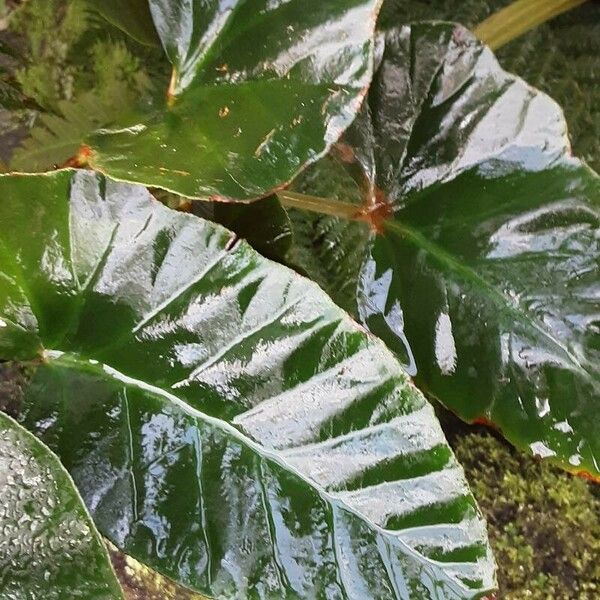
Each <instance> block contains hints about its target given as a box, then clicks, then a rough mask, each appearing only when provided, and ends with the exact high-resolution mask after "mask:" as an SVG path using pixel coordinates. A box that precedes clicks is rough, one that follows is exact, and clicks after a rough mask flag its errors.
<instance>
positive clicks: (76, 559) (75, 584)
mask: <svg viewBox="0 0 600 600" xmlns="http://www.w3.org/2000/svg"><path fill="white" fill-rule="evenodd" d="M0 531H1V532H2V534H1V539H0V573H1V577H0V596H2V598H48V599H54V598H56V599H57V600H58V599H59V598H60V599H67V598H95V599H98V600H117V599H121V600H122V598H123V596H122V594H121V591H120V588H119V585H118V583H117V580H116V578H115V574H114V573H113V571H112V569H111V566H110V560H109V558H108V554H107V552H106V548H105V547H104V545H103V543H102V540H101V539H100V537H99V536H98V533H97V532H96V530H95V528H94V525H93V523H92V520H91V519H90V516H89V515H88V513H87V511H86V509H85V507H84V506H83V503H82V501H81V498H80V497H79V494H78V493H77V490H76V489H75V486H74V485H73V482H72V480H71V478H70V477H69V475H68V473H67V472H66V471H65V470H64V468H63V467H62V466H61V464H60V462H59V461H58V458H56V456H54V454H52V453H51V452H50V451H49V450H48V448H46V447H45V446H44V445H43V444H42V443H41V442H40V441H39V440H37V439H36V438H35V437H33V436H32V435H31V434H30V433H29V432H28V431H26V430H25V429H23V428H22V427H21V426H20V425H18V424H17V423H15V422H14V421H13V420H12V419H11V418H10V417H8V416H6V415H5V414H3V413H0Z"/></svg>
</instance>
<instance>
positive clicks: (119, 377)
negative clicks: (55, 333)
mask: <svg viewBox="0 0 600 600" xmlns="http://www.w3.org/2000/svg"><path fill="white" fill-rule="evenodd" d="M44 358H45V360H46V361H47V362H48V363H49V364H52V363H54V364H56V365H57V366H59V367H63V368H67V369H79V370H82V371H87V372H91V373H94V374H96V375H101V376H102V377H104V378H109V379H111V380H113V381H116V382H118V383H120V384H122V385H125V386H131V387H135V388H137V389H139V390H141V391H143V392H146V393H150V394H154V395H155V396H159V397H161V398H162V399H163V400H165V401H167V402H170V403H172V404H173V405H174V406H176V407H177V408H178V409H179V410H181V411H183V412H184V413H185V414H187V415H189V416H191V417H193V418H195V419H197V420H200V421H202V422H204V423H207V424H209V425H211V426H214V427H216V428H217V429H219V430H220V431H222V432H223V433H224V434H225V435H227V436H230V437H232V438H234V439H235V440H236V441H237V442H239V443H240V444H241V445H243V446H245V447H247V448H248V449H249V450H250V451H252V452H253V453H255V454H256V455H257V456H259V457H261V458H263V459H265V460H267V461H271V462H273V463H275V464H276V465H278V466H279V467H280V468H282V469H284V470H285V471H286V472H288V473H291V474H292V475H293V476H294V477H297V478H298V479H299V480H300V481H302V482H303V483H304V484H305V485H306V486H308V487H309V488H311V489H313V490H314V491H315V492H316V493H317V494H318V495H319V496H320V497H321V498H322V500H323V501H325V502H326V503H327V505H328V506H329V507H330V509H331V510H332V511H333V510H335V509H341V510H343V511H345V512H347V513H350V514H352V515H353V516H355V517H356V518H357V519H359V520H360V521H361V522H363V523H365V524H366V525H367V526H368V527H369V529H371V530H372V531H373V532H374V533H375V534H377V535H381V536H382V537H384V538H387V539H391V540H393V543H394V545H399V546H400V547H401V549H402V552H403V553H404V554H405V555H408V556H410V557H411V558H412V559H413V560H414V561H415V562H417V563H419V564H423V565H424V566H425V568H433V569H435V570H436V573H437V576H438V577H439V578H440V579H441V580H444V581H445V582H446V583H447V584H448V585H449V586H450V587H451V588H455V587H456V586H457V585H460V582H459V581H458V580H456V579H453V578H451V577H450V576H449V574H448V573H447V572H446V568H447V566H448V564H453V563H443V562H440V561H437V560H434V559H430V558H428V557H427V556H424V555H422V554H420V553H419V552H417V551H416V550H415V549H413V548H412V547H411V546H409V545H408V544H407V543H406V542H405V541H404V540H403V539H402V537H401V536H400V535H399V532H396V531H394V530H390V529H385V528H384V527H382V526H380V525H377V524H376V523H374V522H373V521H372V520H371V519H369V518H368V517H366V516H365V515H364V514H362V513H361V512H360V511H358V510H357V509H355V508H353V507H351V506H349V505H348V504H347V503H346V502H345V501H344V500H342V499H340V498H339V497H337V496H336V495H333V494H331V493H330V492H328V491H327V490H326V489H325V488H323V487H322V486H320V485H319V484H318V483H316V482H315V481H313V480H312V479H310V478H309V477H307V476H306V475H304V474H303V473H302V472H301V471H299V470H298V469H297V468H296V467H294V466H293V465H290V464H289V463H288V462H287V461H286V460H285V459H284V458H283V457H282V456H281V453H279V452H277V451H276V450H271V449H269V448H267V447H265V446H263V445H261V444H260V443H258V442H256V441H254V440H253V439H252V438H251V437H249V436H248V435H246V434H245V433H243V432H242V431H240V430H239V429H237V428H236V427H234V426H233V425H231V424H230V423H228V422H227V421H224V420H222V419H219V418H217V417H213V416H211V415H208V414H206V413H204V412H202V411H201V410H198V409H197V408H195V407H193V406H191V405H189V404H188V403H187V402H185V401H184V400H182V399H181V398H179V397H178V396H176V395H174V394H172V393H170V392H169V391H167V390H165V389H163V388H160V387H157V386H154V385H152V384H149V383H146V382H145V381H142V380H139V379H135V378H133V377H130V376H128V375H126V374H124V373H122V372H121V371H119V370H117V369H115V368H113V367H111V366H110V365H107V364H105V363H101V362H99V361H96V360H94V359H88V358H84V357H82V356H79V355H75V354H70V353H66V352H62V351H60V350H45V351H44ZM365 489H366V488H365ZM455 564H456V565H458V566H461V565H462V564H463V563H461V562H457V563H455ZM438 571H439V573H438Z"/></svg>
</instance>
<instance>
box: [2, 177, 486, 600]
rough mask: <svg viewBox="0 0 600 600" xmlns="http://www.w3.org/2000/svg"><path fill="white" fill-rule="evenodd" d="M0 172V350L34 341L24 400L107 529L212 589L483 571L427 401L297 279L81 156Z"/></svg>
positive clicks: (396, 590)
mask: <svg viewBox="0 0 600 600" xmlns="http://www.w3.org/2000/svg"><path fill="white" fill-rule="evenodd" d="M0 194H1V197H2V198H3V202H1V203H0V319H1V321H0V323H1V324H2V327H0V358H14V357H16V356H18V357H20V358H22V359H23V358H31V357H33V356H36V355H39V353H42V355H43V356H44V365H43V366H42V367H40V368H39V369H38V371H37V373H36V375H35V379H34V381H33V383H32V385H31V388H30V390H29V393H28V396H27V398H26V399H25V409H24V414H23V419H24V422H25V423H27V425H28V426H29V427H30V428H31V429H32V430H33V431H35V432H36V433H37V434H38V435H40V436H41V437H42V438H43V439H44V440H45V441H46V442H47V443H48V444H49V445H50V446H51V447H52V448H53V449H55V450H56V452H58V453H59V455H60V456H61V459H62V461H63V463H64V464H65V465H66V467H67V468H68V469H69V471H70V472H71V474H72V476H73V478H74V479H75V481H76V483H77V485H78V488H79V489H80V490H81V492H82V494H83V497H84V500H85V501H86V503H87V505H88V507H89V509H90V511H91V513H92V515H93V517H94V520H95V522H96V524H97V526H98V528H99V530H100V531H101V532H102V533H103V534H104V535H105V536H106V537H108V538H109V539H110V540H111V541H112V542H113V543H115V544H116V545H117V546H118V547H119V548H120V549H121V550H123V551H125V552H126V553H127V554H129V555H131V556H133V557H134V558H136V559H137V560H140V561H142V562H143V563H145V564H146V565H147V566H149V567H151V568H152V569H154V570H156V571H158V572H160V573H162V574H163V575H166V576H167V577H170V578H171V579H173V580H174V581H175V582H177V583H179V584H182V585H184V586H186V587H188V588H190V589H192V590H195V591H198V592H201V593H204V594H206V595H209V596H216V597H223V598H230V597H236V596H239V597H248V598H252V597H259V596H264V597H273V598H315V597H330V598H338V597H348V598H360V599H361V600H362V599H368V598H373V599H375V598H376V599H377V600H384V599H397V598H403V599H404V598H409V597H410V598H412V597H418V598H423V599H424V600H425V599H427V598H438V597H439V596H440V594H442V595H444V597H447V598H475V597H479V596H480V595H481V594H482V593H483V592H485V591H486V590H489V589H490V588H492V587H493V586H494V575H493V563H492V560H491V557H490V550H489V547H488V545H487V539H486V534H485V527H484V523H483V521H482V518H481V516H480V514H479V511H478V509H477V507H476V505H475V502H474V500H473V497H472V496H471V494H470V492H469V490H468V487H467V484H466V482H465V480H464V476H463V473H462V470H461V469H460V467H459V466H458V465H457V463H456V461H455V459H454V457H453V455H452V452H451V450H450V448H449V447H448V445H447V443H446V441H445V439H444V436H443V433H442V431H441V429H440V427H439V424H438V423H437V421H436V419H435V416H434V413H433V410H432V408H431V406H430V405H429V404H428V403H427V402H426V401H425V399H424V398H423V396H422V395H421V394H420V393H419V392H418V391H417V390H416V389H415V388H414V387H413V386H412V385H411V384H410V382H409V380H408V377H407V376H406V374H405V373H404V372H403V371H402V369H401V368H400V366H399V364H398V363H397V362H396V360H395V359H394V358H393V356H392V354H391V353H390V352H389V351H388V350H387V349H386V348H385V346H384V345H383V344H382V343H380V342H379V341H378V340H376V339H375V338H373V337H371V336H369V335H368V334H367V333H366V332H364V330H362V328H360V327H359V326H357V325H356V324H355V323H354V322H353V321H352V320H351V319H350V318H349V317H348V315H347V314H346V313H344V312H343V311H341V310H340V309H338V308H337V307H336V306H335V305H334V304H333V303H332V302H331V301H330V300H329V299H328V298H327V296H326V295H325V294H324V293H323V292H322V291H321V290H320V288H318V286H316V285H315V284H314V283H311V282H309V281H308V280H306V279H303V278H302V277H300V276H298V275H297V274H295V273H294V272H293V271H291V270H289V269H287V268H285V267H283V266H281V265H277V264H275V263H272V262H270V261H268V260H266V259H263V258H262V257H261V256H260V255H258V254H257V253H256V252H255V251H253V250H252V249H251V248H250V247H249V246H248V245H247V244H245V243H243V242H238V243H237V244H235V243H233V240H234V237H233V236H232V234H231V233H230V232H228V231H227V230H225V229H223V228H221V227H219V226H216V225H214V224H211V223H208V222H206V221H203V220H201V219H198V218H196V217H194V216H191V215H187V214H184V213H180V212H176V211H172V210H169V209H167V208H165V207H164V206H162V205H161V204H159V203H158V202H156V201H154V200H153V199H151V197H150V195H149V193H148V192H147V191H146V190H145V189H144V188H141V187H137V186H131V185H126V184H117V183H114V182H111V181H110V180H105V179H104V178H103V177H101V176H99V175H97V174H92V173H90V172H86V171H79V172H75V173H73V172H72V171H58V172H55V173H53V174H49V175H42V176H14V175H13V176H6V177H3V178H0ZM25 215H27V217H28V218H27V219H25Z"/></svg>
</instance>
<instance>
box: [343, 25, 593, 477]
mask: <svg viewBox="0 0 600 600" xmlns="http://www.w3.org/2000/svg"><path fill="white" fill-rule="evenodd" d="M346 146H347V147H346V151H347V154H349V156H354V159H355V162H356V163H359V164H361V165H362V173H363V176H364V177H365V181H366V182H367V185H366V188H367V193H366V197H365V199H366V202H367V203H368V207H371V208H372V209H373V211H374V212H373V215H374V216H375V217H379V218H378V219H375V220H374V225H375V226H376V227H377V228H378V229H379V234H378V235H376V234H375V233H373V234H371V242H370V246H369V248H368V251H367V253H366V256H365V257H364V262H363V266H362V272H361V276H360V278H359V281H358V283H357V293H358V304H359V313H360V316H361V318H362V320H363V321H364V322H365V323H366V324H367V325H368V327H369V328H370V329H371V331H373V332H374V333H376V334H377V335H380V336H381V337H382V338H383V339H384V340H385V341H386V342H387V344H388V346H389V347H390V348H392V349H393V350H394V351H396V353H397V354H398V355H399V356H400V357H402V359H403V360H404V362H405V363H406V364H407V367H408V369H409V371H410V372H412V373H415V374H416V376H417V381H418V382H419V383H420V385H421V386H422V387H423V388H424V389H426V390H427V391H428V392H429V393H431V394H433V395H434V396H436V397H438V398H439V399H441V400H442V401H443V402H444V403H445V404H446V405H447V406H449V407H450V408H451V409H452V410H454V411H456V412H457V413H458V414H460V415H461V416H462V417H463V418H465V419H466V420H469V421H484V422H492V423H493V424H495V425H496V426H497V427H499V428H500V429H501V431H502V432H503V433H504V435H506V437H507V438H508V439H509V440H510V441H511V442H512V443H514V444H515V445H517V446H518V447H520V448H524V449H527V450H528V451H529V452H531V453H533V454H535V455H538V456H542V457H544V458H548V459H550V460H552V461H553V462H556V463H558V464H561V465H562V466H563V467H565V468H567V469H569V470H572V471H584V472H587V473H590V474H592V475H594V476H599V475H600V467H599V464H598V462H597V461H598V456H600V425H599V423H598V420H597V419H594V418H592V416H593V415H594V414H595V413H596V412H597V410H598V402H599V401H600V400H599V398H600V370H599V365H600V345H599V339H600V320H599V318H600V316H599V313H598V308H599V307H600V287H599V286H598V282H599V281H600V277H599V276H600V246H599V232H600V178H599V177H598V176H597V175H596V174H595V173H593V172H592V171H591V170H590V169H589V168H588V167H587V166H585V165H584V164H582V163H581V162H579V161H577V160H576V159H574V158H572V157H571V155H570V149H569V142H568V138H567V133H566V125H565V122H564V118H563V116H562V113H561V111H560V109H559V108H558V106H557V105H556V104H555V103H554V102H553V101H552V100H551V99H550V98H548V97H547V96H546V95H544V94H542V93H540V92H538V91H536V90H534V89H533V88H531V87H529V86H528V85H527V84H525V83H524V82H523V81H522V80H520V79H518V78H517V77H515V76H512V75H509V74H508V73H506V72H504V71H503V70H502V69H501V68H500V66H499V65H498V63H497V61H496V60H495V58H494V56H493V55H492V53H491V52H490V51H489V50H488V49H486V48H485V47H484V46H483V45H481V44H480V43H479V42H477V41H476V40H475V39H474V37H473V36H472V35H471V34H469V33H468V32H467V31H466V30H464V29H463V28H462V27H459V26H454V25H450V24H439V23H438V24H426V23H425V24H417V25H413V26H412V27H404V28H402V29H398V30H392V31H390V32H389V33H388V34H387V36H386V48H385V52H384V54H383V59H382V62H381V65H380V67H379V70H378V73H377V75H376V78H375V81H374V84H373V86H372V88H371V91H370V95H369V101H368V106H367V107H365V109H364V110H363V112H362V115H361V117H360V118H359V120H358V121H357V123H356V125H355V126H354V127H353V128H352V129H351V130H350V131H349V132H348V135H347V136H346ZM351 147H352V148H351ZM381 202H383V206H384V208H385V210H384V211H383V212H382V209H381ZM386 211H388V213H391V215H390V216H389V218H387V219H385V218H383V219H381V216H382V215H383V216H384V217H385V213H386Z"/></svg>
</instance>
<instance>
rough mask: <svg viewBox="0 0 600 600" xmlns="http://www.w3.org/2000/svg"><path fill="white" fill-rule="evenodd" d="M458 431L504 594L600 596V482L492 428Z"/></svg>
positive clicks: (458, 446)
mask: <svg viewBox="0 0 600 600" xmlns="http://www.w3.org/2000/svg"><path fill="white" fill-rule="evenodd" d="M452 437H453V445H454V446H455V452H456V455H457V458H458V460H459V461H460V462H461V463H462V465H463V467H464V469H465V472H466V474H467V478H468V480H469V482H470V484H471V487H472V490H473V493H474V494H475V497H476V498H477V500H478V502H479V505H480V506H481V509H482V511H483V513H484V514H485V516H486V518H487V520H488V532H489V535H490V540H491V543H492V547H493V549H494V552H495V556H496V561H497V563H498V579H499V585H500V592H501V597H502V598H506V599H509V600H521V599H531V600H538V599H539V600H550V599H552V600H562V599H565V600H566V599H577V600H592V599H597V598H600V561H598V557H599V556H600V494H598V490H597V486H596V485H595V484H592V483H588V482H586V481H585V480H583V479H580V478H577V477H574V476H571V475H568V474H567V473H564V472H562V471H560V470H559V469H557V468H555V467H552V466H551V465H548V464H546V463H541V462H539V461H538V460H536V459H534V458H532V457H528V456H525V455H523V454H520V453H518V452H517V451H516V450H514V449H513V448H512V447H510V446H508V445H507V444H506V443H505V442H503V441H502V440H500V439H498V438H497V437H496V436H495V435H493V434H491V433H483V432H477V433H465V428H464V427H463V428H462V431H461V432H460V433H458V434H456V435H454V436H452Z"/></svg>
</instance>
